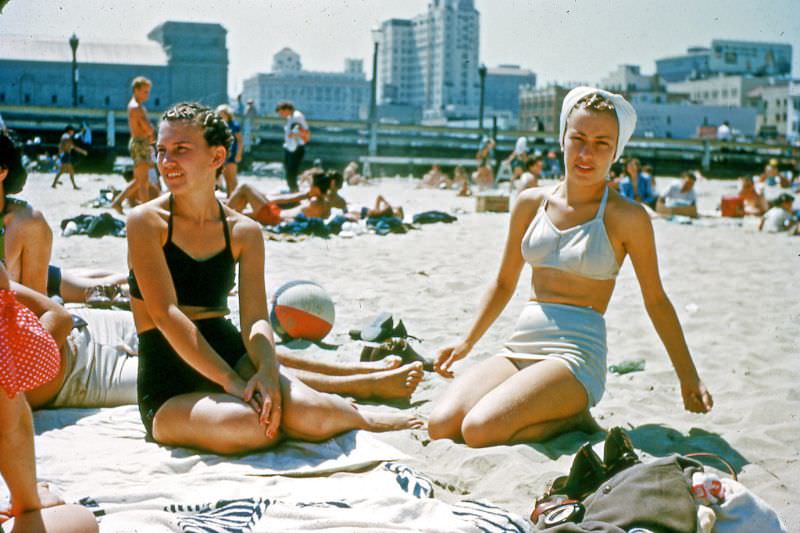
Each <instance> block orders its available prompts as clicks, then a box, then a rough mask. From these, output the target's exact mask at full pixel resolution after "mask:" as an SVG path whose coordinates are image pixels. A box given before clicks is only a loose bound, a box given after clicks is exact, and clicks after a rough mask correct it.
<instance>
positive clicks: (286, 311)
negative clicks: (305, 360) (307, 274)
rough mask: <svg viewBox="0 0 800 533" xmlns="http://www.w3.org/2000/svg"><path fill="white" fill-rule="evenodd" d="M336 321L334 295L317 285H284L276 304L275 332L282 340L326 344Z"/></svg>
mask: <svg viewBox="0 0 800 533" xmlns="http://www.w3.org/2000/svg"><path fill="white" fill-rule="evenodd" d="M335 317H336V312H335V311H334V308H333V300H332V299H331V297H330V295H329V294H328V292H327V291H326V290H325V289H323V288H322V286H321V285H319V284H317V283H314V282H313V281H306V280H295V281H289V282H287V283H284V284H283V285H281V286H280V287H279V288H278V290H277V291H276V292H275V296H274V298H273V300H272V311H271V312H270V319H271V322H272V329H273V330H274V331H275V333H277V334H278V335H280V336H281V337H282V338H291V339H306V340H310V341H319V340H322V339H323V338H324V337H325V335H327V334H328V333H330V331H331V329H332V328H333V320H334V318H335Z"/></svg>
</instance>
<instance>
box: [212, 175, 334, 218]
mask: <svg viewBox="0 0 800 533" xmlns="http://www.w3.org/2000/svg"><path fill="white" fill-rule="evenodd" d="M332 178H333V176H332V173H325V172H317V173H316V174H314V176H313V177H312V184H311V187H310V188H309V189H308V190H307V191H305V192H296V193H289V194H284V195H277V196H267V195H266V194H264V193H262V192H261V191H259V190H258V189H256V188H255V187H253V186H252V185H250V184H248V183H242V184H241V185H239V187H237V188H236V190H235V191H234V192H233V194H232V195H231V197H230V198H229V199H228V207H230V208H231V209H233V210H234V211H238V212H240V213H243V214H244V215H246V216H248V217H250V218H252V219H253V220H255V221H257V222H259V223H260V224H264V225H267V226H275V225H277V224H280V223H281V222H283V221H285V220H292V219H293V218H294V217H296V216H297V215H298V214H300V213H302V214H303V215H305V216H307V217H309V218H312V217H313V218H328V216H329V215H330V214H331V206H330V204H329V203H328V198H327V193H328V189H329V188H330V184H331V182H332V181H333V179H332ZM298 204H299V205H298ZM247 207H249V208H250V209H249V210H248V211H245V209H246V208H247Z"/></svg>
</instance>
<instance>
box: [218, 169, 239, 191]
mask: <svg viewBox="0 0 800 533" xmlns="http://www.w3.org/2000/svg"><path fill="white" fill-rule="evenodd" d="M237 172H238V166H237V165H236V163H225V166H224V167H222V177H223V178H225V194H226V195H227V196H228V198H230V197H231V195H232V194H233V191H235V190H236V187H237V186H238V180H237V179H236V174H237Z"/></svg>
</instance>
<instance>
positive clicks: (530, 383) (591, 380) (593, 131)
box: [428, 87, 713, 447]
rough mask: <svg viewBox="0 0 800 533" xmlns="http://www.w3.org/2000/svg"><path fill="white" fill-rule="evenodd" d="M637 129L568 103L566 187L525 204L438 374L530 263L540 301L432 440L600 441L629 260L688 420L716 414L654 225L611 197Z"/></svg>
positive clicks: (608, 111) (578, 96)
mask: <svg viewBox="0 0 800 533" xmlns="http://www.w3.org/2000/svg"><path fill="white" fill-rule="evenodd" d="M635 124H636V112H635V111H634V109H633V107H632V106H631V105H630V104H629V103H628V102H627V101H626V100H625V99H624V98H623V97H622V96H620V95H616V94H613V93H609V92H607V91H604V90H600V89H595V88H590V87H578V88H575V89H573V90H572V91H570V92H569V93H568V94H567V96H566V97H565V98H564V102H563V106H562V109H561V121H560V125H561V127H560V136H561V144H562V149H563V150H564V164H565V169H566V178H565V179H564V181H562V182H560V183H559V184H558V185H556V186H555V187H553V188H550V187H548V188H537V189H528V190H526V191H524V192H523V193H522V194H520V196H519V198H518V199H517V202H516V203H515V204H514V208H513V211H512V214H511V221H510V226H509V231H508V236H507V240H506V246H505V251H504V253H503V259H502V263H501V265H500V268H499V271H498V273H497V277H496V278H495V280H494V281H493V282H492V283H491V285H490V286H489V289H488V291H487V292H486V295H485V297H484V299H483V300H482V303H481V304H480V307H479V308H478V313H477V316H476V318H475V320H474V321H473V323H472V326H471V327H470V328H469V330H468V332H467V334H466V336H465V337H464V338H463V339H462V340H460V341H459V342H457V343H455V344H452V345H448V346H445V347H444V348H442V349H440V350H439V352H438V356H437V360H436V362H435V369H436V370H437V372H438V373H439V374H441V375H442V376H444V377H447V378H450V377H453V365H454V363H456V362H457V361H459V360H460V359H463V358H464V357H466V356H467V354H469V352H470V350H471V349H472V347H473V346H474V345H475V343H476V342H478V340H479V339H480V338H481V337H482V336H483V334H484V333H485V332H486V330H487V329H488V328H489V327H490V326H491V324H492V323H493V322H494V321H495V320H496V319H497V317H498V316H499V315H500V313H501V312H502V311H503V309H504V308H505V306H506V305H507V304H508V302H509V300H510V299H511V296H512V295H513V294H514V291H515V289H516V287H517V281H518V279H519V275H520V273H521V272H522V268H523V266H524V265H525V263H528V264H530V265H531V269H532V278H531V296H530V300H529V301H528V303H527V304H526V306H525V308H524V310H523V312H522V315H521V317H520V319H519V321H518V323H517V326H516V331H515V332H514V333H513V334H512V336H511V339H510V340H509V341H508V342H507V343H506V346H505V348H504V349H503V350H501V351H500V353H498V354H497V355H496V356H494V357H490V358H488V359H486V360H484V361H482V362H480V363H478V364H475V365H474V366H472V367H471V368H469V369H467V370H466V371H465V372H464V373H463V374H462V375H460V376H459V377H458V378H457V379H456V380H455V382H454V383H453V384H452V385H451V386H450V387H449V389H448V390H446V391H445V392H444V394H442V396H441V397H440V398H438V400H437V401H436V404H435V405H434V407H433V412H432V413H431V416H430V419H429V424H428V429H429V432H430V436H431V437H432V438H434V439H441V438H449V439H453V440H459V441H463V442H465V443H466V444H467V445H469V446H473V447H482V446H490V445H496V444H507V443H513V442H522V441H543V440H547V439H550V438H552V437H554V436H556V435H558V434H560V433H564V432H567V431H572V430H583V431H587V432H593V431H596V430H597V429H599V427H598V426H597V424H596V422H595V421H594V419H593V418H592V416H591V415H590V413H589V408H590V407H592V406H594V405H596V404H597V402H598V401H599V400H600V398H601V397H602V395H603V392H604V389H605V377H606V351H607V348H606V329H605V320H604V318H603V313H604V312H605V310H606V308H607V306H608V303H609V301H610V299H611V295H612V293H613V290H614V286H615V280H616V277H617V274H618V272H619V269H620V265H621V264H622V262H623V261H624V259H625V257H626V256H630V258H631V261H632V263H633V267H634V270H635V272H636V275H637V278H638V280H639V284H640V287H641V290H642V295H643V297H644V302H645V307H646V308H647V311H648V314H649V316H650V318H651V320H652V323H653V325H654V326H655V329H656V331H657V332H658V334H659V337H660V338H661V340H662V342H663V344H664V347H665V348H666V350H667V353H668V354H669V357H670V359H671V361H672V364H673V366H674V368H675V371H676V373H677V376H678V379H679V381H680V388H681V395H682V396H683V404H684V407H685V409H686V410H688V411H691V412H697V413H704V412H707V411H709V410H710V409H711V407H712V405H713V402H712V398H711V394H710V393H709V392H708V390H707V389H706V386H705V385H704V384H703V382H702V381H701V380H700V377H699V375H698V372H697V370H696V368H695V365H694V362H693V361H692V357H691V354H690V353H689V349H688V348H687V346H686V341H685V339H684V336H683V331H682V330H681V326H680V323H679V322H678V318H677V315H676V313H675V309H674V308H673V306H672V304H671V303H670V301H669V298H668V297H667V295H666V293H665V292H664V288H663V286H662V284H661V279H660V275H659V271H658V261H657V258H656V250H655V242H654V236H653V227H652V223H651V221H650V217H649V216H648V214H647V212H646V211H645V209H644V208H643V207H642V206H641V205H640V204H638V203H633V202H630V201H628V200H626V199H625V198H623V197H622V196H621V195H620V194H618V193H617V192H615V191H613V190H612V189H610V187H608V186H607V185H606V176H607V175H608V172H609V168H610V166H611V164H612V162H613V161H615V160H616V159H618V158H619V156H620V155H621V154H622V151H623V149H624V147H625V144H626V143H627V142H628V140H629V139H630V137H631V135H632V133H633V131H634V129H635Z"/></svg>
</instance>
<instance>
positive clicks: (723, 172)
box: [0, 106, 792, 177]
mask: <svg viewBox="0 0 800 533" xmlns="http://www.w3.org/2000/svg"><path fill="white" fill-rule="evenodd" d="M0 114H2V115H3V119H4V120H5V122H6V125H7V126H8V127H9V128H10V129H13V130H15V131H16V132H17V134H18V135H19V136H20V137H21V139H22V140H23V141H30V140H31V139H33V138H35V137H39V138H41V141H42V142H41V143H39V144H29V145H28V150H29V151H32V152H35V151H39V152H45V153H51V154H54V153H55V152H56V151H57V146H58V138H59V136H60V134H61V132H62V131H63V129H64V127H65V126H66V125H67V124H72V125H74V126H77V127H80V126H81V124H83V123H85V124H86V125H88V126H89V128H91V130H92V137H93V143H92V146H91V152H90V156H89V157H87V158H86V159H85V160H84V161H83V162H82V164H81V165H79V168H80V167H83V169H85V170H92V171H96V172H109V171H111V168H112V166H113V162H114V159H115V158H116V157H117V156H119V155H128V150H127V144H128V138H129V135H130V132H129V130H128V121H127V114H126V111H125V110H107V109H84V108H63V107H30V106H0ZM150 115H151V120H153V122H157V121H158V116H159V114H158V113H155V112H153V113H150ZM242 122H249V124H247V125H245V126H244V128H243V131H248V130H249V131H250V132H251V134H250V138H249V139H245V150H246V157H245V159H246V160H245V164H247V163H248V162H252V161H281V160H282V148H281V144H282V142H283V120H282V119H280V118H278V117H254V118H252V119H244V120H242ZM309 125H310V127H311V130H312V138H311V142H310V143H309V145H308V148H307V150H306V158H305V161H306V163H307V164H310V163H311V161H312V160H313V159H315V158H320V159H322V161H323V163H324V164H325V166H331V167H335V168H342V167H343V166H344V165H345V164H347V162H348V161H352V160H358V159H359V158H361V157H364V156H366V155H367V153H368V145H369V125H368V124H367V123H366V122H336V121H320V120H310V121H309ZM377 134H378V135H377V137H378V155H379V156H382V158H383V160H384V161H385V162H384V163H377V164H373V165H372V173H373V175H382V174H383V175H394V174H396V173H401V174H407V173H414V174H417V175H419V174H421V173H422V172H424V171H425V170H427V168H423V167H421V166H420V165H415V164H414V160H417V161H418V160H424V161H430V160H431V159H437V158H441V159H442V160H443V161H444V160H456V159H470V158H474V156H475V153H476V151H477V150H478V144H479V142H480V138H481V137H482V135H483V134H482V133H481V132H480V131H479V130H478V129H476V128H452V127H445V126H420V125H398V124H379V125H378V126H377ZM520 136H525V137H527V138H528V141H529V142H528V146H529V147H530V148H531V149H533V150H538V151H541V152H544V153H546V152H548V151H550V150H554V151H559V142H558V137H557V134H556V133H554V132H533V131H526V130H500V131H498V132H497V136H496V140H497V149H496V154H497V158H498V159H502V158H504V157H506V155H507V154H509V153H510V152H511V151H512V150H513V147H514V143H515V141H516V139H517V138H518V137H520ZM625 153H626V155H631V156H635V157H638V158H640V159H641V160H642V161H643V162H646V163H649V164H650V165H652V166H653V167H654V169H655V172H656V174H661V175H663V174H671V175H674V174H676V173H678V172H680V171H682V170H687V169H694V168H696V169H701V170H703V172H704V173H706V174H707V175H709V176H714V177H733V176H737V175H740V174H752V173H756V172H759V171H760V170H761V169H762V168H763V166H764V165H765V164H766V162H767V161H769V160H770V159H773V158H775V159H778V160H779V161H782V162H783V161H786V162H788V160H789V159H790V158H791V156H792V148H791V146H788V145H777V144H775V145H773V144H756V143H738V142H718V141H715V140H703V139H684V140H676V139H652V138H634V139H633V140H632V141H631V143H630V144H629V145H628V146H627V147H626V149H625ZM29 155H31V156H35V155H37V154H35V153H33V154H29ZM443 166H444V167H445V169H447V165H443ZM418 167H419V168H418Z"/></svg>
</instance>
